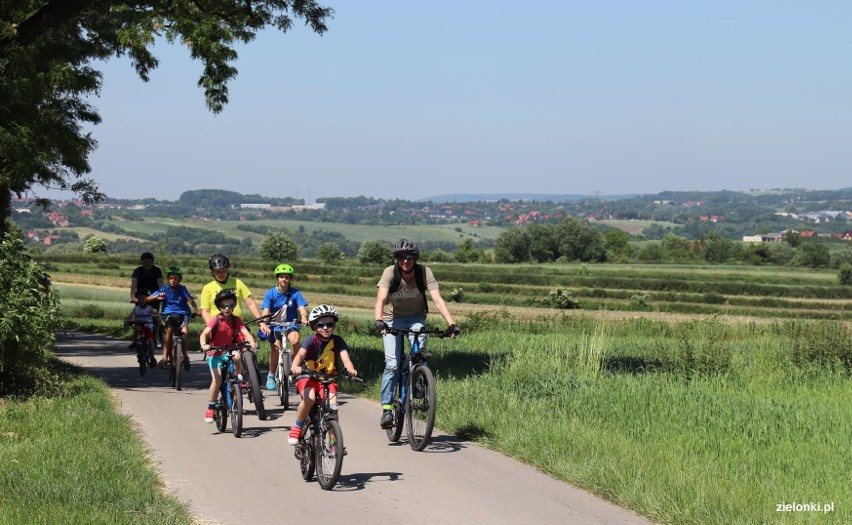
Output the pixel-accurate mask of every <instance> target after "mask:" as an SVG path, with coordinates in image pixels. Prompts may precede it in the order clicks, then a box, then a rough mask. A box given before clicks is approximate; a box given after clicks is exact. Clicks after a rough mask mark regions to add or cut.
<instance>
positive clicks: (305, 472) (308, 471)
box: [296, 429, 316, 481]
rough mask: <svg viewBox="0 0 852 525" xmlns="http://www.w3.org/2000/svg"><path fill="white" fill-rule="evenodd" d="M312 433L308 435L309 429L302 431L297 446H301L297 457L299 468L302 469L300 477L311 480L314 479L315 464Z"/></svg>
mask: <svg viewBox="0 0 852 525" xmlns="http://www.w3.org/2000/svg"><path fill="white" fill-rule="evenodd" d="M313 439H314V436H313V433H311V434H310V435H309V430H307V429H306V430H305V432H303V433H302V438H301V439H300V440H299V444H298V445H296V446H297V447H301V448H302V456H301V457H300V458H299V469H300V470H301V471H302V479H304V480H305V481H311V480H312V479H314V467H315V466H316V457H314V446H313Z"/></svg>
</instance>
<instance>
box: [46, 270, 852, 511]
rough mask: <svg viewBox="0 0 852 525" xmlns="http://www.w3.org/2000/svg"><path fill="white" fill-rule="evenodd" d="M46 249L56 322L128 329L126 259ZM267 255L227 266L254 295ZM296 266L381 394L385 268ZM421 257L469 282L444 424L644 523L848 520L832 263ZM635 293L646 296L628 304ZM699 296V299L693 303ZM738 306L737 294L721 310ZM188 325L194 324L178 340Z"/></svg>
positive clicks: (443, 400) (850, 344) (442, 373)
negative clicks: (788, 508)
mask: <svg viewBox="0 0 852 525" xmlns="http://www.w3.org/2000/svg"><path fill="white" fill-rule="evenodd" d="M199 259H200V258H191V259H184V260H181V261H180V263H181V265H182V266H184V267H186V268H189V269H190V270H191V271H190V273H189V275H188V279H187V284H188V286H189V288H190V290H192V291H195V292H197V291H198V290H200V287H201V284H202V283H204V282H206V281H207V280H208V279H209V273H208V272H207V270H206V267H205V265H204V261H203V260H199ZM48 263H49V264H50V265H51V267H52V268H53V270H54V271H53V274H52V277H53V279H54V282H55V283H56V286H57V288H58V290H59V292H60V294H61V297H62V309H63V317H64V318H65V319H66V324H67V326H68V327H69V328H75V329H82V330H86V331H92V332H100V333H108V334H112V335H119V336H123V337H129V332H128V331H127V330H126V329H124V328H122V327H121V326H120V321H119V318H120V317H121V316H123V315H125V314H126V312H127V311H129V303H128V302H127V300H128V297H127V286H128V284H129V283H128V279H127V277H126V276H127V275H129V273H130V270H131V269H132V266H133V261H130V260H129V258H128V259H126V260H122V259H121V258H111V257H106V258H104V259H103V260H101V261H100V262H94V263H93V262H89V263H86V264H81V263H80V262H79V261H78V262H75V261H73V260H71V258H70V257H69V258H67V259H63V258H62V257H57V258H53V259H51V260H50V261H48ZM268 266H269V263H266V262H263V261H259V260H254V259H240V258H235V259H234V265H233V267H234V269H235V271H236V270H237V269H238V272H239V274H240V276H241V277H242V278H244V279H245V280H246V281H247V283H248V284H249V285H250V286H251V287H252V288H253V289H254V292H255V296H256V298H257V299H259V297H260V296H261V295H262V291H263V290H264V289H265V288H266V287H268V286H271V285H272V283H271V281H272V279H271V278H270V277H269V276H268V273H269V272H268ZM296 266H297V279H296V284H297V286H299V287H300V288H302V290H303V291H304V292H305V295H306V296H307V298H308V300H309V301H310V302H311V303H312V304H317V303H319V302H329V303H332V304H335V305H336V306H338V307H339V308H340V309H341V311H342V312H343V314H344V319H343V320H342V322H341V325H340V332H339V333H341V334H343V335H344V336H345V337H346V338H347V341H348V342H349V344H350V346H351V347H352V348H353V356H354V359H355V361H356V363H357V364H358V368H359V370H360V371H362V373H363V374H364V375H365V377H366V378H367V379H368V382H367V383H365V384H364V385H363V386H361V387H358V390H357V391H356V392H357V393H360V394H361V395H367V396H370V397H372V398H377V397H378V389H379V377H380V374H381V369H382V367H383V360H382V352H381V348H380V341H379V339H378V338H377V337H375V336H374V335H371V334H370V333H369V330H368V328H369V326H370V325H371V319H372V312H371V309H372V300H373V297H374V293H375V291H374V290H375V280H376V279H377V276H378V272H379V271H380V270H381V268H380V267H363V266H357V265H346V264H343V265H334V266H327V265H322V264H319V263H316V262H312V261H299V262H298V264H296ZM433 268H434V269H435V272H436V275H437V276H438V278H439V280H441V283H442V290H443V291H444V296H445V297H447V296H448V295H449V293H450V291H451V290H452V289H453V288H455V287H460V288H464V289H465V290H470V291H469V292H468V294H467V295H466V296H468V295H469V296H475V298H476V299H477V302H476V303H471V302H469V301H465V302H462V303H450V308H451V310H452V311H453V312H454V314H455V316H456V318H457V321H458V322H459V324H460V325H461V327H462V329H463V330H464V332H463V336H462V337H460V338H459V339H456V340H453V341H449V340H440V339H432V340H430V342H429V344H430V348H431V350H432V352H433V359H432V361H431V362H432V365H433V369H434V370H435V372H436V375H437V377H438V396H439V410H438V420H437V424H438V426H439V427H441V428H442V429H445V430H447V431H450V432H453V433H455V434H457V435H459V436H462V437H465V438H468V439H471V440H476V441H478V442H481V443H483V444H485V445H487V446H489V447H492V448H494V449H496V450H500V451H502V452H504V453H506V454H508V455H511V456H513V457H517V458H519V459H521V460H523V461H525V462H528V463H530V464H532V465H534V466H536V467H537V468H539V469H541V470H542V471H545V472H547V473H549V474H551V475H552V476H555V477H557V478H559V479H563V480H566V481H568V482H571V483H573V484H576V485H579V486H581V487H584V488H587V489H589V490H591V491H593V492H595V493H597V494H600V495H602V496H604V497H606V498H607V499H610V500H612V501H614V502H616V503H619V504H621V505H624V506H626V507H630V508H633V509H635V510H637V511H638V512H640V513H641V514H643V515H645V516H648V517H649V518H651V519H652V520H654V521H656V522H660V523H689V524H693V523H694V524H706V523H719V524H727V523H847V522H850V520H852V507H850V505H852V497H850V492H849V490H848V487H850V486H852V476H850V474H849V473H848V465H850V464H852V447H849V446H848V445H847V442H848V436H849V435H850V432H852V405H850V404H849V403H844V402H842V401H840V400H844V399H850V397H851V396H852V381H850V370H852V336H850V328H849V326H848V323H847V322H838V321H839V320H844V319H848V317H846V316H847V315H848V312H849V305H850V302H852V299H850V297H849V292H848V290H844V289H843V288H841V287H839V286H838V285H837V284H836V277H835V276H834V275H833V274H832V273H831V272H827V271H815V270H801V269H795V270H793V269H784V268H760V267H693V266H667V267H661V266H642V265H633V266H619V265H596V266H578V265H540V266H538V265H532V266H517V267H511V266H500V265H487V266H477V265H454V264H446V265H433ZM92 284H98V285H107V286H100V287H97V288H93V286H92ZM555 286H564V287H566V288H568V289H570V290H575V291H579V290H601V291H600V292H597V294H594V293H593V294H590V298H589V299H592V298H595V295H597V296H599V297H597V299H598V300H600V301H601V303H600V304H603V305H605V306H606V307H607V308H606V309H599V308H597V307H595V308H586V309H581V310H557V309H553V308H548V307H546V305H544V304H542V303H543V299H542V297H546V296H547V293H548V290H550V289H552V288H553V287H555ZM474 290H476V292H474ZM639 294H642V295H649V299H647V300H646V301H645V304H644V306H641V307H640V305H637V304H635V303H636V300H635V299H634V298H633V296H635V295H639ZM654 294H657V295H656V296H655V295H654ZM665 294H681V295H683V298H682V299H683V302H682V303H679V302H676V301H674V302H673V301H671V299H672V297H669V298H668V299H666V295H665ZM578 297H579V300H580V302H581V304H583V303H584V302H585V301H586V299H584V298H583V296H578ZM719 297H721V298H722V300H721V301H720V300H719ZM708 299H709V300H708ZM749 301H754V302H755V304H749ZM738 302H739V303H744V304H745V306H737V304H736V303H738ZM761 302H762V303H763V304H760V303H761ZM588 304H595V303H594V302H591V301H590V302H589V303H588ZM698 306H702V307H706V308H707V311H704V312H695V311H693V310H694V309H696V308H697V307H698ZM613 307H616V308H617V307H620V308H623V309H621V310H618V309H613ZM806 307H807V308H806ZM737 308H739V309H742V310H743V311H744V313H743V314H732V313H730V312H731V311H732V310H735V309H737ZM432 310H433V311H434V308H432ZM803 312H804V315H803ZM805 317H810V319H805ZM825 318H829V320H819V319H825ZM432 321H433V322H434V323H435V324H436V325H440V324H442V323H440V322H439V319H437V318H435V317H433V318H432ZM199 327H200V323H197V322H196V323H193V324H191V325H190V331H191V334H190V339H189V340H190V341H193V340H194V338H195V337H196V336H197V331H198V328H199ZM267 355H268V351H266V350H264V351H262V352H261V354H260V358H261V361H265V359H266V358H267ZM809 502H814V503H816V502H819V503H829V502H830V503H834V511H833V512H831V513H827V514H818V513H814V512H780V513H779V512H776V510H775V509H776V506H777V504H779V503H809Z"/></svg>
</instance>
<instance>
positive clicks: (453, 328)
mask: <svg viewBox="0 0 852 525" xmlns="http://www.w3.org/2000/svg"><path fill="white" fill-rule="evenodd" d="M460 333H461V328H459V327H458V325H456V324H451V325H450V326H448V327H447V334H448V335H449V336H450V339H455V338H456V336H457V335H459V334H460Z"/></svg>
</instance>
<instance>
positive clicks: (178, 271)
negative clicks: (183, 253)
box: [166, 266, 183, 277]
mask: <svg viewBox="0 0 852 525" xmlns="http://www.w3.org/2000/svg"><path fill="white" fill-rule="evenodd" d="M173 273H174V274H177V275H179V276H181V277H183V270H181V269H180V267H179V266H169V267H168V268H166V277H168V276H169V275H171V274H173Z"/></svg>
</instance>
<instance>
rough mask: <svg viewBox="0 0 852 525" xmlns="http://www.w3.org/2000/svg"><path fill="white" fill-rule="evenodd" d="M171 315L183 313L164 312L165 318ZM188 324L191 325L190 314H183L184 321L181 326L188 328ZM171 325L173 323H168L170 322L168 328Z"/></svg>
mask: <svg viewBox="0 0 852 525" xmlns="http://www.w3.org/2000/svg"><path fill="white" fill-rule="evenodd" d="M170 315H181V314H180V313H171V314H163V317H164V318H165V317H167V316H170ZM163 321H165V319H163ZM187 325H189V315H188V314H183V322H182V323H181V324H180V327H181V328H186V327H187ZM170 326H171V325H168V324H167V325H166V328H168V327H170Z"/></svg>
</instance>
